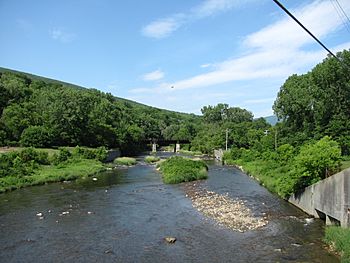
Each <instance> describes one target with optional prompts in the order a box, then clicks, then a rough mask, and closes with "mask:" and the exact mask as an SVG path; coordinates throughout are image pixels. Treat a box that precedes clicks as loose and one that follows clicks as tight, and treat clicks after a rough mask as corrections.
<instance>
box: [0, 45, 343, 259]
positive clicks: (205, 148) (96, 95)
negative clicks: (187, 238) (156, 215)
mask: <svg viewBox="0 0 350 263" xmlns="http://www.w3.org/2000/svg"><path fill="white" fill-rule="evenodd" d="M337 58H338V59H335V58H334V57H327V58H326V59H324V61H322V62H321V63H319V64H318V65H317V66H316V67H314V68H313V69H312V70H311V71H310V72H308V73H306V74H303V75H296V74H294V75H292V76H290V77H289V78H288V79H287V80H286V81H285V83H284V84H283V85H282V86H281V88H280V91H279V93H278V95H277V98H276V100H275V102H274V105H273V110H274V113H275V114H276V116H277V117H278V119H279V121H280V122H279V123H277V124H276V125H274V126H271V125H270V124H269V123H267V122H266V120H265V119H264V118H258V119H254V116H253V114H252V113H251V112H250V111H248V110H246V109H242V108H239V107H230V106H229V105H228V104H224V103H219V104H218V105H216V106H211V105H208V106H204V107H203V108H202V109H201V111H202V115H203V116H196V115H194V114H182V113H176V112H170V111H165V110H160V109H156V108H153V107H147V106H145V105H141V104H138V103H135V102H131V101H128V100H123V99H120V98H115V97H113V96H112V95H111V94H108V93H107V94H106V93H103V92H100V91H98V90H94V89H84V88H82V87H77V86H73V85H70V84H67V83H62V82H58V81H53V80H48V79H43V78H40V77H37V76H32V75H28V74H21V73H18V72H12V71H9V70H4V69H2V70H1V69H0V71H1V72H2V73H0V114H1V117H0V146H25V147H27V146H33V147H39V148H42V147H57V146H73V147H74V146H76V145H81V146H86V147H100V146H104V147H106V148H114V147H117V148H120V149H121V151H122V152H123V154H127V153H130V152H132V151H133V150H134V151H135V150H136V151H138V150H141V149H142V146H145V145H147V143H146V141H147V142H149V141H150V140H151V139H159V140H172V141H174V140H186V141H189V142H190V143H189V145H188V146H187V148H186V149H185V150H190V151H200V152H202V153H205V154H212V153H213V150H214V149H218V148H224V147H225V143H226V135H227V144H228V146H229V148H230V149H229V152H228V153H226V154H225V156H224V159H225V161H226V162H227V163H229V164H236V165H241V166H243V168H244V170H246V171H248V172H249V173H251V174H252V175H254V176H255V177H257V178H258V179H259V180H260V181H261V183H262V184H264V185H265V186H266V187H267V188H269V189H270V190H271V191H273V192H276V193H278V194H279V195H280V196H282V197H284V198H287V197H288V196H289V195H290V194H291V193H292V192H293V191H297V190H299V189H300V188H302V187H305V186H307V185H309V184H312V183H314V182H316V181H318V180H320V179H323V178H325V177H327V176H329V175H331V174H332V173H335V172H337V171H338V170H339V169H340V167H342V168H345V167H346V166H345V165H346V164H347V165H349V160H350V157H349V155H350V108H349V105H350V74H349V68H350V52H349V51H348V50H344V51H343V52H339V53H338V54H337ZM14 159H15V158H14ZM87 160H91V159H87ZM13 161H14V160H13ZM13 161H12V162H11V163H12V165H14V167H17V165H18V163H21V162H22V161H23V160H19V159H17V161H16V162H13ZM31 161H33V160H31ZM342 161H347V162H342ZM30 163H33V166H35V165H39V166H43V165H44V164H38V163H36V161H34V162H30ZM179 163H180V161H179ZM50 165H54V164H50ZM341 165H343V166H341ZM20 166H21V165H19V166H18V167H20ZM28 167H30V165H28ZM4 169H7V167H5V168H4ZM16 169H17V168H16ZM26 169H28V170H30V169H31V168H26ZM26 169H23V172H25V171H26ZM2 170H3V169H2ZM34 170H36V168H34ZM170 170H171V169H170ZM174 170H175V169H174ZM14 174H15V173H14ZM8 176H10V177H11V178H12V177H13V176H11V175H9V174H7V175H5V176H4V177H2V178H3V179H4V178H5V179H6V178H7V177H8ZM171 178H172V179H171V180H174V181H177V180H175V179H173V177H171ZM185 180H187V179H185ZM339 231H341V230H339ZM345 254H346V253H344V255H345Z"/></svg>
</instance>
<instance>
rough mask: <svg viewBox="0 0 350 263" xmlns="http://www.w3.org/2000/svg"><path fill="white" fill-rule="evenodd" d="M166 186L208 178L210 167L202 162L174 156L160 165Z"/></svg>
mask: <svg viewBox="0 0 350 263" xmlns="http://www.w3.org/2000/svg"><path fill="white" fill-rule="evenodd" d="M159 168H160V171H161V173H162V178H163V181H164V183H166V184H177V183H182V182H190V181H194V180H201V179H206V178H208V166H207V165H206V164H205V163H204V162H203V161H201V160H191V159H188V158H184V157H180V156H173V157H170V158H169V159H167V160H165V161H164V162H161V163H160V164H159Z"/></svg>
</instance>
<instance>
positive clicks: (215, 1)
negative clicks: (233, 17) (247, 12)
mask: <svg viewBox="0 0 350 263" xmlns="http://www.w3.org/2000/svg"><path fill="white" fill-rule="evenodd" d="M244 2H245V3H247V2H252V1H251V0H250V1H247V0H246V1H239V0H206V1H204V2H203V3H202V4H201V5H199V6H197V7H195V8H193V11H192V13H193V14H194V15H195V16H198V17H207V16H211V15H214V14H216V13H219V12H223V11H227V10H230V9H232V8H233V7H237V6H241V5H243V4H244Z"/></svg>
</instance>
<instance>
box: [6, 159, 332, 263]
mask: <svg viewBox="0 0 350 263" xmlns="http://www.w3.org/2000/svg"><path fill="white" fill-rule="evenodd" d="M140 160H142V158H140ZM96 178H97V181H94V180H93V179H92V178H86V179H81V180H78V181H75V182H71V183H55V184H49V185H44V186H36V187H28V188H25V189H21V190H16V191H13V192H9V193H5V194H1V195H0V262H6V263H7V262H339V259H338V258H337V257H335V256H333V255H331V254H330V253H328V252H327V250H326V249H325V247H324V244H323V242H322V238H323V236H324V226H323V222H321V221H319V220H312V221H311V220H308V219H307V218H308V217H307V215H306V214H304V213H302V212H301V211H300V210H298V209H297V208H295V207H294V206H292V205H290V204H289V203H287V202H285V201H283V200H281V199H279V198H278V197H276V196H274V195H272V194H271V193H269V192H268V191H267V190H266V189H265V188H263V187H261V186H260V185H259V184H258V183H257V182H256V181H254V180H253V179H251V178H250V177H248V176H246V175H245V174H243V173H242V172H240V171H239V170H237V169H235V168H232V167H224V166H220V165H217V164H215V163H214V162H209V178H208V180H205V181H203V182H201V183H200V185H201V187H204V188H206V189H208V190H210V191H214V192H216V193H219V194H226V193H227V194H228V195H229V196H230V197H232V198H233V199H235V198H239V199H241V200H243V201H246V204H247V205H248V206H249V207H250V209H251V210H252V212H253V213H254V214H255V215H257V216H260V215H262V214H263V213H266V214H267V217H268V220H269V223H268V225H267V226H265V227H263V228H260V229H258V230H253V231H248V232H244V233H240V232H235V231H232V230H229V229H227V228H225V227H224V226H220V225H218V224H216V223H215V222H214V221H213V220H210V219H208V218H206V217H205V216H203V215H202V214H201V213H200V212H198V211H196V210H195V209H194V208H193V207H192V203H191V200H190V199H189V198H187V197H186V195H185V192H184V191H185V187H184V185H183V184H180V185H164V184H163V183H162V181H161V178H160V175H159V173H158V172H157V171H156V170H155V168H154V167H153V166H150V165H146V164H144V163H142V162H139V164H138V165H136V166H134V167H131V168H118V169H115V170H112V171H106V172H103V173H101V174H98V175H97V176H96ZM39 212H41V213H43V218H42V219H40V217H39V216H37V213H39ZM310 221H311V222H310ZM166 236H172V237H176V238H177V241H176V242H175V243H174V244H168V243H166V242H165V241H164V237H166Z"/></svg>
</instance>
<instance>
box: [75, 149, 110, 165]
mask: <svg viewBox="0 0 350 263" xmlns="http://www.w3.org/2000/svg"><path fill="white" fill-rule="evenodd" d="M73 156H75V157H78V158H84V159H96V160H99V161H101V162H103V161H104V160H106V158H107V150H106V148H105V147H103V146H102V147H99V148H96V149H91V148H86V147H80V146H77V147H75V148H74V149H73Z"/></svg>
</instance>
